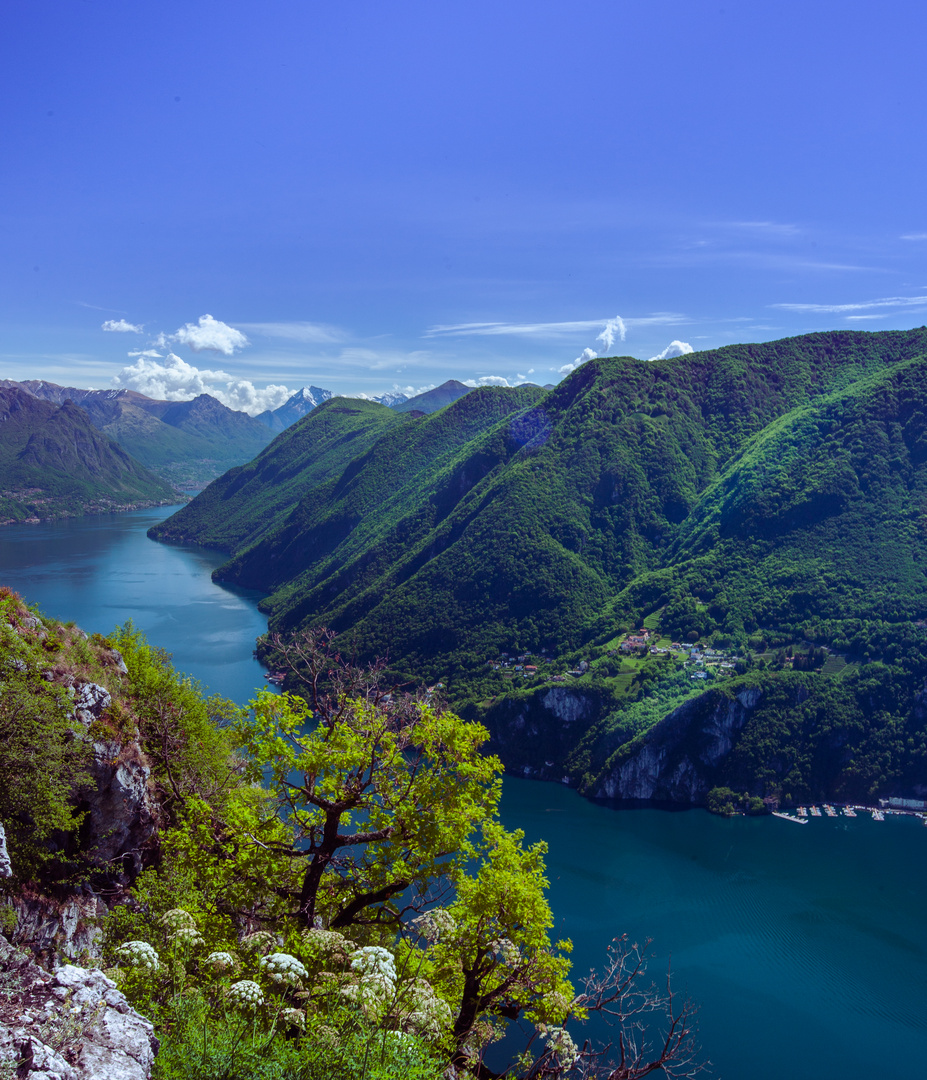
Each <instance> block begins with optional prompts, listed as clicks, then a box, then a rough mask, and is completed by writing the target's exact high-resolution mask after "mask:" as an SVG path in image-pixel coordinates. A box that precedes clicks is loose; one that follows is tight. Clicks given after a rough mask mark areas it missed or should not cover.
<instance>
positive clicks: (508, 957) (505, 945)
mask: <svg viewBox="0 0 927 1080" xmlns="http://www.w3.org/2000/svg"><path fill="white" fill-rule="evenodd" d="M491 948H492V951H493V952H494V953H495V954H496V957H497V958H498V959H500V960H501V961H502V962H503V964H508V966H509V967H515V965H516V964H517V963H518V962H519V961H520V960H521V953H520V952H519V951H518V946H517V945H516V944H515V942H514V941H509V939H508V938H506V937H503V938H496V940H495V941H494V942H492V945H491Z"/></svg>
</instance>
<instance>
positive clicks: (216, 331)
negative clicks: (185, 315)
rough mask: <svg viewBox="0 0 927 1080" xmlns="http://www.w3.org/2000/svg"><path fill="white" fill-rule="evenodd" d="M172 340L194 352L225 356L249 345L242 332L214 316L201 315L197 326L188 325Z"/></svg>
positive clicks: (171, 338)
mask: <svg viewBox="0 0 927 1080" xmlns="http://www.w3.org/2000/svg"><path fill="white" fill-rule="evenodd" d="M162 337H163V335H162ZM170 340H171V341H176V342H178V343H179V344H180V345H188V346H189V347H190V348H191V349H192V350H193V351H194V352H202V351H204V350H208V351H209V352H219V353H222V354H223V356H232V355H233V354H234V352H235V350H236V349H243V348H244V347H245V346H246V345H247V344H248V339H247V338H246V337H245V335H244V334H243V333H242V332H241V331H240V330H236V329H235V328H234V327H233V326H229V325H228V324H227V323H224V322H220V321H219V320H218V319H214V318H213V317H212V315H201V316H200V320H199V322H198V323H197V324H195V325H194V324H193V323H187V324H186V325H185V326H182V327H181V328H180V329H179V330H178V331H177V332H176V333H175V334H171V335H170Z"/></svg>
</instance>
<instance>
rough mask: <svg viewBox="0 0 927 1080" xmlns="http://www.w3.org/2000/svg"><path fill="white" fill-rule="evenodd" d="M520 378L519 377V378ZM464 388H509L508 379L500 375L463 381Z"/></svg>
mask: <svg viewBox="0 0 927 1080" xmlns="http://www.w3.org/2000/svg"><path fill="white" fill-rule="evenodd" d="M519 378H521V376H519ZM463 384H464V386H510V385H511V383H510V382H509V380H508V379H505V378H503V377H502V376H501V375H480V377H479V378H478V379H464V380H463Z"/></svg>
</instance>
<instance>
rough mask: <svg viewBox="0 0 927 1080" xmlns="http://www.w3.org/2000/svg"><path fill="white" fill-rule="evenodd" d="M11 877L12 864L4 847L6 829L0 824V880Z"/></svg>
mask: <svg viewBox="0 0 927 1080" xmlns="http://www.w3.org/2000/svg"><path fill="white" fill-rule="evenodd" d="M12 876H13V864H12V863H11V862H10V853H9V851H8V850H7V846H6V829H4V827H3V825H2V824H0V878H9V877H12Z"/></svg>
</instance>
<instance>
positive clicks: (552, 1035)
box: [546, 1027, 579, 1069]
mask: <svg viewBox="0 0 927 1080" xmlns="http://www.w3.org/2000/svg"><path fill="white" fill-rule="evenodd" d="M546 1034H547V1036H548V1039H547V1049H548V1050H550V1051H551V1053H554V1054H556V1055H557V1057H558V1058H559V1059H560V1064H561V1065H563V1066H564V1067H565V1068H567V1069H570V1068H572V1067H573V1065H574V1064H575V1063H576V1059H577V1058H578V1057H579V1048H578V1047H577V1045H576V1043H575V1042H573V1036H572V1035H570V1033H569V1032H568V1031H567V1029H566V1028H562V1027H549V1028H548V1029H547V1032H546Z"/></svg>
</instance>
